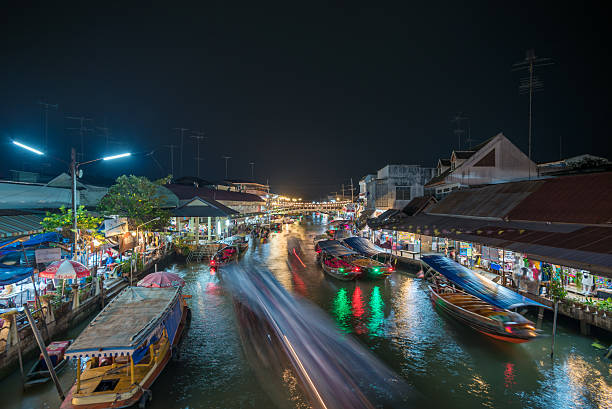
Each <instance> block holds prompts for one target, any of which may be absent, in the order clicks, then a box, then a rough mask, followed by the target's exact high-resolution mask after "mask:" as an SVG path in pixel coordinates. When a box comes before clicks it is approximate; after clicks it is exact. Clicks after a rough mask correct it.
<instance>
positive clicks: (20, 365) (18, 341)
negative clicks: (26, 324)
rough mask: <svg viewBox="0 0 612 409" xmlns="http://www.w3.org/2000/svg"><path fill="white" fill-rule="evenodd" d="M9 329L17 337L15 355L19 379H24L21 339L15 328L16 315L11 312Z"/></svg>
mask: <svg viewBox="0 0 612 409" xmlns="http://www.w3.org/2000/svg"><path fill="white" fill-rule="evenodd" d="M11 321H13V322H12V324H11V327H12V328H11V331H12V332H13V335H14V336H15V338H16V339H17V355H18V356H19V370H20V371H21V379H22V380H25V373H24V372H23V358H22V357H21V340H20V339H19V330H18V329H17V316H16V314H13V315H12V317H11Z"/></svg>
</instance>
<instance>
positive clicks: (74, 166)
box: [13, 141, 131, 254]
mask: <svg viewBox="0 0 612 409" xmlns="http://www.w3.org/2000/svg"><path fill="white" fill-rule="evenodd" d="M13 144H15V145H17V146H19V147H20V148H23V149H26V150H28V151H30V152H33V153H35V154H37V155H43V156H46V155H45V153H44V152H41V151H39V150H38V149H34V148H32V147H30V146H27V145H24V144H23V143H20V142H17V141H13ZM130 155H131V153H121V154H119V155H112V156H105V157H103V158H98V159H93V160H88V161H85V162H77V161H76V150H75V149H74V148H71V150H70V176H72V186H71V190H72V225H73V228H74V250H75V254H76V249H77V241H78V239H79V230H78V228H77V206H76V203H77V200H76V193H77V189H76V180H77V172H78V170H79V167H80V166H83V165H88V164H90V163H93V162H98V161H101V160H104V161H107V160H113V159H119V158H125V157H126V156H130ZM49 157H50V158H53V159H55V160H58V161H60V162H62V163H66V161H64V160H61V159H58V158H55V157H53V156H49Z"/></svg>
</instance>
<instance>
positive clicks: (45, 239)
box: [0, 232, 62, 251]
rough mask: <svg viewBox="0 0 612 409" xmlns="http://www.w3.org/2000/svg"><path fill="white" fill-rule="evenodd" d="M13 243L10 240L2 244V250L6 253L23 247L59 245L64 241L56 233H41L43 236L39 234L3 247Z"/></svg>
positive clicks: (0, 247)
mask: <svg viewBox="0 0 612 409" xmlns="http://www.w3.org/2000/svg"><path fill="white" fill-rule="evenodd" d="M11 241H13V240H8V241H5V242H3V243H0V249H2V250H4V251H6V250H12V249H16V248H21V246H23V247H31V246H38V245H40V244H43V243H58V242H61V241H62V235H61V234H59V233H56V232H51V233H41V234H37V235H35V236H32V237H30V238H29V239H28V240H26V241H16V242H14V243H11V244H9V245H7V246H5V247H3V245H5V244H7V243H10V242H11Z"/></svg>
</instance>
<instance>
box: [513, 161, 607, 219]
mask: <svg viewBox="0 0 612 409" xmlns="http://www.w3.org/2000/svg"><path fill="white" fill-rule="evenodd" d="M532 183H533V182H532ZM508 218H510V219H511V220H533V221H544V222H552V223H554V222H558V223H581V224H612V172H604V173H590V174H585V175H576V176H561V177H556V178H550V179H545V180H544V181H543V183H542V184H540V186H539V188H538V189H537V190H535V191H534V192H533V193H532V194H531V195H529V197H528V198H527V199H526V200H523V201H522V202H520V203H518V204H517V205H516V206H515V207H513V208H512V209H511V211H510V212H509V213H508Z"/></svg>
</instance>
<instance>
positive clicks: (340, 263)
mask: <svg viewBox="0 0 612 409" xmlns="http://www.w3.org/2000/svg"><path fill="white" fill-rule="evenodd" d="M315 251H316V252H317V261H320V262H321V267H322V268H323V271H325V272H326V273H327V274H329V275H330V276H332V277H334V278H337V279H338V280H343V281H349V280H354V279H356V278H357V277H360V276H361V274H362V271H361V268H360V267H359V266H357V265H355V264H354V263H353V258H354V257H355V256H358V255H359V254H358V253H357V252H355V251H353V250H351V249H349V248H348V247H345V246H343V245H342V243H340V242H339V241H337V240H321V241H318V242H317V243H316V244H315Z"/></svg>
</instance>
